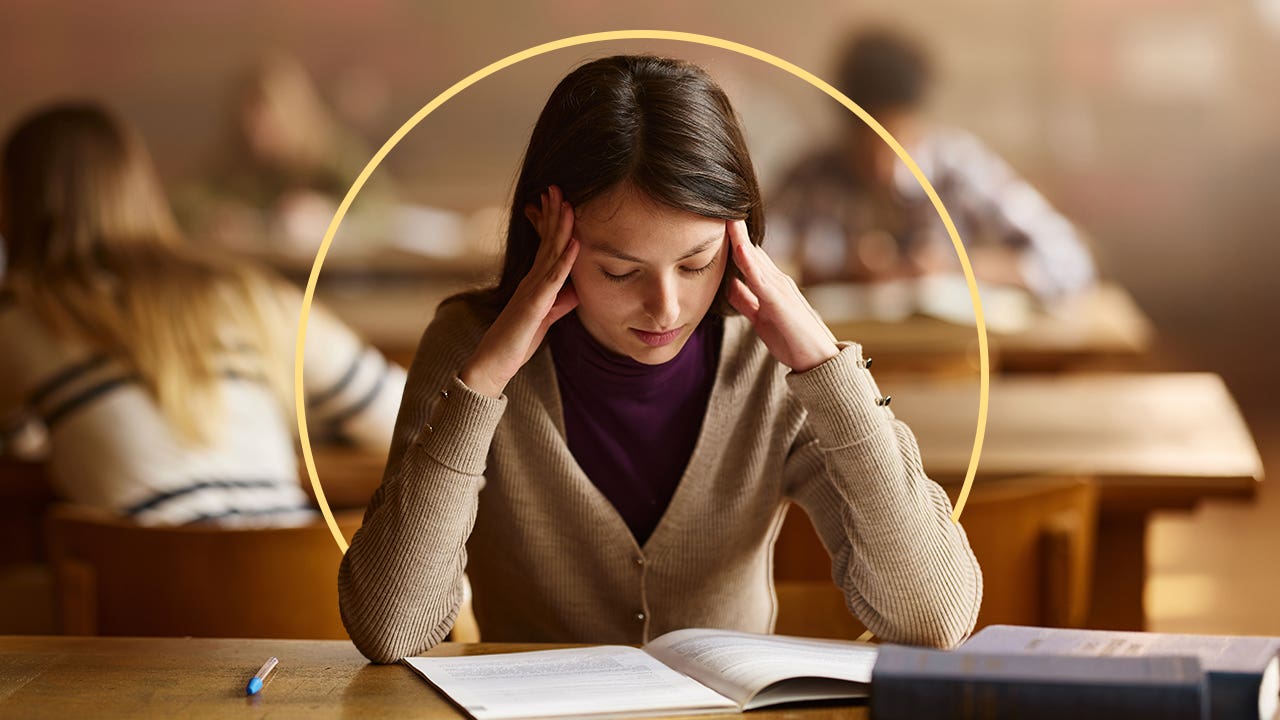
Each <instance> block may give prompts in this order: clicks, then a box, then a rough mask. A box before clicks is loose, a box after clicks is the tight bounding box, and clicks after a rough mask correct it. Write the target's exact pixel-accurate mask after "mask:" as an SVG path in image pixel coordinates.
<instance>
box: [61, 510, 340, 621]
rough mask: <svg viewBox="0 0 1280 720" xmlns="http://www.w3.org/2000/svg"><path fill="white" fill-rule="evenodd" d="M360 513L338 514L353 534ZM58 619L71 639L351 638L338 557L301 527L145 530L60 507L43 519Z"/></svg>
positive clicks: (320, 533)
mask: <svg viewBox="0 0 1280 720" xmlns="http://www.w3.org/2000/svg"><path fill="white" fill-rule="evenodd" d="M361 517H362V513H361V512H360V511H350V512H342V513H338V514H337V516H336V519H337V521H338V525H339V527H340V528H341V530H342V532H343V534H344V535H345V536H346V537H347V538H348V540H349V539H350V537H351V535H352V534H354V533H355V531H356V529H357V528H358V527H359V526H360V522H361ZM46 528H47V531H48V547H49V554H50V558H51V560H52V562H53V565H54V578H55V587H56V596H57V615H58V617H59V619H60V622H61V627H62V630H63V632H64V633H66V634H71V635H145V636H157V635H158V636H185V635H191V636H198V637H241V638H249V637H268V638H317V639H345V638H346V637H347V633H346V631H345V630H344V629H343V626H342V621H341V619H340V617H339V614H338V563H339V562H340V560H341V554H340V553H339V551H338V548H337V545H336V544H335V543H334V541H333V536H332V535H331V534H330V533H329V529H328V527H327V526H326V525H325V524H324V522H323V521H320V522H317V523H315V524H313V525H308V526H305V527H293V528H269V529H226V528H217V527H209V526H200V527H163V528H160V527H143V526H139V525H137V524H134V523H131V522H128V521H124V520H120V519H116V518H108V517H104V516H103V515H102V514H101V513H99V512H97V511H93V510H89V509H84V508H78V507H73V506H67V505H57V506H54V507H53V508H52V509H51V510H50V513H49V516H48V519H47V525H46Z"/></svg>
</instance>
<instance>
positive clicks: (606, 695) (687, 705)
mask: <svg viewBox="0 0 1280 720" xmlns="http://www.w3.org/2000/svg"><path fill="white" fill-rule="evenodd" d="M405 662H406V663H407V664H408V665H409V666H410V667H412V668H413V669H414V670H416V671H417V672H418V673H420V674H421V675H422V676H423V677H425V678H426V679H427V680H428V681H430V682H431V684H432V685H435V686H436V687H437V688H439V689H440V691H441V692H443V693H444V694H445V695H448V696H449V697H450V698H451V699H452V700H453V701H454V702H455V703H457V704H458V705H460V706H461V707H462V708H463V709H464V710H466V711H467V712H468V713H469V714H470V715H471V716H472V717H474V718H476V719H477V720H490V719H493V720H498V719H502V718H544V717H560V716H574V717H603V716H611V717H618V716H628V715H654V714H664V713H667V714H670V712H671V711H679V713H680V714H688V713H693V712H699V711H710V710H719V711H725V710H729V711H735V710H737V707H738V706H737V704H736V703H734V702H733V701H731V700H729V699H728V698H725V697H723V696H721V695H719V694H717V693H715V692H713V691H712V690H710V689H708V688H706V687H704V686H702V685H700V684H698V683H697V682H695V681H693V680H691V679H689V678H688V677H686V676H684V675H682V674H680V673H678V672H676V671H675V670H672V669H671V668H669V667H667V666H665V665H663V664H662V663H660V662H658V661H657V660H655V659H654V658H653V657H650V656H649V655H647V654H645V653H644V651H642V650H638V649H636V648H632V647H624V646H602V647H590V648H571V649H566V650H537V651H534V652H523V653H504V654H497V655H472V656H467V657H411V658H405Z"/></svg>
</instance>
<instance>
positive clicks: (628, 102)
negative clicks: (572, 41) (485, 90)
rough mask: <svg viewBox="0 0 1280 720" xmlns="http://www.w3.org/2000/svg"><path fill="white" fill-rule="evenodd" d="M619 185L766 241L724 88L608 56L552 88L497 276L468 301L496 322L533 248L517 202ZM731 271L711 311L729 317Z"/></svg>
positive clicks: (698, 74) (572, 199) (668, 68)
mask: <svg viewBox="0 0 1280 720" xmlns="http://www.w3.org/2000/svg"><path fill="white" fill-rule="evenodd" d="M624 182H625V183H630V184H631V185H632V186H633V187H634V188H635V189H637V190H639V191H640V192H641V193H643V194H644V195H645V196H647V197H648V198H650V199H652V200H654V201H657V202H659V203H662V204H663V205H667V206H670V207H672V208H676V209H680V210H687V211H689V212H692V213H696V214H698V215H702V216H704V217H712V218H721V219H724V220H746V223H747V230H748V232H749V233H750V236H751V240H752V242H754V243H756V244H759V243H760V242H761V241H762V240H763V238H764V213H763V208H762V207H761V201H760V187H759V184H758V183H757V182H756V175H755V170H754V168H753V167H752V165H751V157H750V154H749V153H748V151H747V144H746V141H745V140H744V139H743V136H742V128H741V127H740V126H739V124H738V119H737V116H736V115H735V114H734V111H733V106H732V105H731V104H730V103H729V98H728V97H727V96H725V94H724V91H723V90H721V89H720V87H719V86H718V85H716V83H715V81H713V80H712V79H711V77H710V76H709V75H708V74H707V73H706V71H705V70H703V69H702V68H700V67H698V66H696V65H693V64H690V63H687V62H683V61H680V60H673V59H670V58H662V57H655V56H652V55H616V56H613V57H607V58H602V59H600V60H595V61H592V62H589V63H586V64H585V65H582V66H580V67H578V68H577V69H575V70H574V71H573V72H571V73H569V75H568V76H566V77H565V78H564V79H563V80H561V81H560V83H559V84H558V85H557V86H556V88H555V90H554V91H552V93H551V97H550V98H549V99H548V100H547V104H546V106H545V107H543V109H542V113H541V115H539V116H538V122H537V124H536V125H535V126H534V128H533V134H532V136H531V137H530V138H529V147H528V149H527V150H526V151H525V155H524V161H523V163H522V166H521V168H520V176H519V179H518V180H517V181H516V187H515V192H514V193H513V195H512V200H511V216H510V219H509V222H508V225H507V248H506V257H505V260H504V262H503V266H502V275H501V277H500V278H499V280H498V284H497V285H496V286H494V287H492V288H489V289H487V290H482V291H479V292H477V293H470V294H468V295H467V297H468V298H469V299H471V300H473V301H477V302H478V304H479V305H481V306H482V308H483V309H485V310H487V311H488V312H490V313H491V314H493V315H495V316H496V314H497V313H498V312H501V310H502V308H503V307H505V306H506V304H507V302H508V301H509V300H510V299H511V296H512V295H513V294H514V293H515V289H516V286H517V285H519V284H520V281H521V280H522V279H524V277H525V276H526V275H527V274H528V273H529V270H530V269H531V268H532V267H533V261H534V257H535V256H536V254H537V251H538V244H539V242H540V239H539V237H538V233H537V230H535V229H534V227H533V224H532V223H531V222H529V220H528V219H527V218H526V217H525V214H524V208H525V205H526V204H529V203H533V204H535V205H536V204H537V203H538V197H539V195H540V194H541V193H542V192H543V191H544V190H546V189H547V187H548V186H550V185H557V186H559V187H560V188H561V190H563V192H564V196H565V199H566V200H568V201H569V203H570V204H572V205H573V206H574V207H575V208H576V207H580V206H582V205H583V204H585V203H587V202H589V201H591V200H592V199H593V198H596V197H599V196H601V195H603V194H605V193H607V192H608V191H610V190H612V189H613V188H615V187H618V186H619V185H621V184H622V183H624ZM735 274H736V270H735V269H734V268H733V265H732V264H730V266H729V269H727V270H726V272H725V279H724V282H723V283H722V284H721V287H720V292H719V294H718V295H717V297H716V302H715V304H714V305H713V306H712V311H713V312H716V313H719V314H722V315H724V314H733V312H734V311H733V309H732V308H731V307H730V306H729V303H728V302H727V300H726V297H725V292H726V287H727V284H728V282H729V280H730V279H731V278H732V277H733V276H734V275H735Z"/></svg>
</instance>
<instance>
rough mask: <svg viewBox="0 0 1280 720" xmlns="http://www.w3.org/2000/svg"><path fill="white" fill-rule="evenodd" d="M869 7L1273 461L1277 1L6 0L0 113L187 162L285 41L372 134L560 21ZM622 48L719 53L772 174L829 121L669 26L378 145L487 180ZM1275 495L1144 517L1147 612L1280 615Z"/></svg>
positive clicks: (779, 38) (429, 177)
mask: <svg viewBox="0 0 1280 720" xmlns="http://www.w3.org/2000/svg"><path fill="white" fill-rule="evenodd" d="M868 20H893V21H898V22H900V23H901V24H903V25H904V26H905V27H907V28H909V29H911V30H913V31H915V32H916V33H917V34H919V35H921V36H922V37H924V38H925V39H927V40H929V41H930V42H931V43H933V45H934V46H935V49H936V53H937V60H938V65H939V67H940V70H941V78H940V83H939V92H938V93H937V98H936V100H937V102H936V103H935V105H934V107H933V114H934V115H935V116H936V117H937V118H938V119H940V120H943V121H945V122H948V123H954V124H956V125H960V126H963V127H966V128H968V129H970V130H972V131H974V132H976V133H977V134H978V135H979V136H981V137H982V138H984V139H985V140H986V141H987V142H988V143H990V144H991V145H992V146H993V147H994V148H995V149H997V150H998V151H999V152H1000V153H1002V154H1003V155H1004V156H1005V157H1006V158H1007V159H1008V160H1009V161H1010V162H1011V163H1012V164H1013V165H1014V166H1015V167H1017V168H1018V169H1020V170H1021V171H1022V172H1023V173H1024V174H1025V175H1027V176H1028V177H1030V178H1031V179H1032V180H1033V181H1034V182H1035V183H1036V184H1037V185H1038V186H1039V187H1040V188H1041V189H1043V191H1044V192H1045V194H1046V195H1048V196H1049V197H1050V198H1051V200H1052V201H1053V202H1055V204H1057V205H1058V206H1059V207H1060V208H1062V209H1063V210H1064V211H1065V212H1066V213H1067V214H1068V215H1070V216H1071V217H1072V218H1073V219H1075V220H1076V221H1077V222H1078V223H1079V224H1080V225H1081V226H1082V227H1083V228H1084V229H1085V230H1086V231H1087V232H1088V233H1089V234H1090V236H1091V238H1092V240H1093V243H1094V246H1095V249H1096V252H1097V255H1098V257H1099V259H1100V263H1101V265H1102V268H1103V272H1104V274H1106V275H1108V276H1110V277H1111V278H1114V279H1116V280H1118V281H1119V282H1121V283H1122V284H1124V285H1126V286H1127V287H1128V288H1129V289H1130V290H1131V291H1132V292H1133V293H1134V294H1135V296H1136V297H1137V299H1138V301H1139V303H1140V304H1141V305H1142V306H1143V308H1144V309H1145V310H1146V311H1147V312H1148V313H1150V315H1151V316H1152V317H1153V319H1154V320H1155V322H1156V325H1157V328H1158V330H1159V333H1160V335H1159V337H1160V347H1161V348H1162V354H1161V359H1160V361H1159V366H1160V367H1163V368H1170V369H1172V368H1185V369H1207V370H1214V371H1217V372H1220V373H1222V374H1223V375H1224V377H1225V378H1226V379H1227V382H1228V384H1229V386H1230V387H1231V389H1232V391H1233V392H1234V394H1235V395H1236V397H1237V398H1238V400H1239V401H1240V404H1241V406H1242V409H1243V410H1244V412H1245V415H1246V418H1247V419H1248V421H1249V422H1250V425H1251V427H1252V428H1253V429H1254V432H1255V437H1256V438H1257V440H1258V442H1259V444H1260V446H1261V447H1262V451H1263V459H1264V463H1267V464H1269V465H1271V466H1273V467H1274V466H1277V461H1280V399H1277V396H1276V389H1277V382H1276V380H1275V379H1274V377H1273V374H1274V373H1275V368H1276V365H1277V362H1276V361H1277V360H1278V359H1280V353H1278V352H1277V342H1278V341H1277V339H1276V335H1275V330H1274V328H1275V326H1276V323H1275V321H1274V319H1275V317H1276V312H1275V307H1276V304H1277V302H1278V301H1280V289H1278V288H1280V284H1277V283H1276V282H1275V281H1274V279H1273V275H1274V274H1275V272H1276V270H1277V269H1278V268H1280V243H1278V242H1277V241H1280V229H1278V228H1280V210H1278V209H1277V208H1278V207H1280V190H1277V188H1280V92H1277V91H1278V90H1280V85H1278V84H1277V77H1280V2H1277V0H1250V1H1245V0H1241V1H1239V2H1220V1H1218V0H1131V1H1129V2H1124V3H1117V2H1109V1H1107V0H1057V1H1053V2H1050V1H1047V0H1035V1H1032V2H1027V1H1026V0H973V1H971V2H965V3H953V2H915V3H910V4H904V3H896V2H887V1H879V2H823V1H820V0H797V1H795V2H790V3H787V4H786V9H785V10H783V9H782V5H781V4H779V3H776V2H764V1H762V0H752V1H751V2H699V3H687V2H677V1H675V0H651V1H650V2H647V3H644V4H643V6H641V5H640V4H636V5H635V6H627V7H620V6H618V4H616V3H593V2H586V1H584V0H559V1H556V2H543V3H488V2H469V3H443V2H431V3H427V2H408V1H394V0H374V1H371V2H363V3H347V2H336V1H334V0H320V1H315V0H311V1H305V2H304V1H302V0H296V1H276V2H250V1H248V0H227V1H222V2H217V3H161V2H143V1H141V0H120V1H117V2H110V3H72V2H66V1H65V0H57V1H53V2H36V1H35V0H6V2H5V3H4V4H3V6H0V128H8V127H9V126H10V125H11V124H12V123H13V121H14V120H15V119H16V117H17V116H18V115H19V114H21V113H23V112H26V111H27V110H29V109H30V108H32V107H33V106H35V105H36V104H38V103H41V102H44V101H47V100H50V99H54V98H59V97H65V96H69V95H84V94H90V95H94V96H97V97H101V98H104V99H106V100H107V101H109V102H110V103H111V104H112V105H114V106H115V107H116V108H118V109H119V110H120V111H122V112H123V113H124V114H126V115H127V116H128V117H130V118H131V119H132V120H134V121H135V122H136V123H138V124H139V125H140V126H141V127H142V128H143V131H144V133H145V135H146V137H147V139H148V141H149V142H150V144H151V146H152V149H153V150H154V152H155V154H156V156H157V158H158V161H159V163H160V165H161V168H162V172H163V174H164V176H165V178H166V180H167V181H169V182H170V183H173V184H174V185H177V184H180V183H183V182H188V181H191V180H193V179H195V178H197V177H198V175H199V173H200V172H201V170H202V169H203V168H204V167H205V166H206V163H207V161H208V159H209V158H210V157H211V156H212V155H213V154H214V153H215V152H216V150H217V147H218V143H219V141H220V140H221V138H222V136H223V135H224V134H225V131H226V123H227V116H228V112H229V110H228V107H227V105H228V102H229V95H230V88H231V86H232V83H233V82H234V79H235V78H236V77H237V75H238V74H239V73H240V72H241V71H242V70H243V69H244V68H245V67H246V66H247V65H248V64H249V63H250V62H251V61H252V60H253V59H254V58H256V57H258V56H259V55H260V54H261V53H263V52H264V51H266V50H270V49H283V50H286V51H290V52H292V53H294V54H296V55H297V56H299V57H300V58H301V59H302V60H303V61H304V62H305V64H306V65H307V66H308V68H309V69H310V70H311V71H312V72H313V73H314V74H315V75H316V77H317V78H318V80H319V82H320V84H321V86H322V89H323V91H324V92H325V94H326V96H327V97H328V98H329V99H330V100H331V101H333V102H335V103H338V104H340V105H342V106H344V107H346V108H347V113H348V115H349V116H350V117H351V118H352V121H353V122H354V123H355V124H356V125H357V126H358V127H360V129H361V130H362V131H363V132H364V133H365V135H366V136H367V138H368V139H369V140H370V144H371V146H373V145H376V143H380V142H381V141H382V140H383V139H384V138H385V137H387V136H388V135H389V134H390V133H391V131H392V130H394V129H395V127H397V126H398V125H399V123H400V122H402V121H403V120H404V119H406V118H408V117H409V116H410V115H411V114H412V113H413V112H414V111H415V110H417V109H418V108H419V107H420V106H421V105H422V104H424V103H425V102H427V101H428V100H429V99H431V98H432V97H433V96H435V95H436V94H437V93H438V92H440V91H442V90H443V89H445V88H446V87H448V86H449V85H450V84H452V83H453V82H455V81H457V80H459V79H461V78H462V77H464V76H465V75H467V74H469V73H471V72H473V71H475V70H477V69H479V68H480V67H482V66H484V65H486V64H488V63H489V62H492V61H494V60H497V59H499V58H501V57H503V56H505V55H507V54H509V53H512V52H515V51H518V50H522V49H524V48H527V47H529V46H532V45H534V44H537V43H540V42H545V41H549V40H553V39H557V38H560V37H563V36H567V35H571V34H577V33H585V32H593V31H599V30H611V29H630V28H662V29H672V30H684V31H690V32H700V33H706V34H710V35H715V36H719V37H723V38H727V39H732V40H736V41H739V42H742V43H745V44H748V45H752V46H755V47H757V48H760V49H762V50H765V51H767V52H771V53H774V54H776V55H779V56H782V57H783V58H786V59H788V60H791V61H792V62H795V63H797V64H798V65H800V66H802V67H805V68H808V69H811V70H813V71H814V72H816V73H818V74H819V75H829V70H830V66H831V59H832V54H833V52H834V50H835V48H836V46H837V44H838V42H839V40H840V39H841V38H842V37H843V35H844V33H845V31H846V30H847V29H848V28H850V27H851V26H853V25H855V24H857V23H861V22H864V21H868ZM622 50H652V51H655V52H660V53H669V54H675V55H680V56H684V57H688V58H690V59H693V60H697V61H699V62H702V63H704V64H705V65H706V66H708V67H709V68H710V69H711V70H712V71H713V72H714V73H715V74H716V75H717V77H719V78H720V79H721V81H722V83H723V84H724V85H725V87H726V89H727V90H729V92H730V94H731V95H732V96H733V97H734V99H735V102H736V103H737V105H738V108H739V111H740V112H741V114H742V115H743V118H744V121H745V123H746V125H747V128H748V134H749V140H750V141H751V143H752V146H753V152H754V153H755V159H756V162H757V166H758V168H759V171H760V175H761V179H762V181H763V182H764V184H765V186H766V188H768V187H771V186H772V184H773V183H774V182H776V178H777V177H778V174H779V172H780V171H781V169H782V167H783V166H784V165H785V163H786V161H787V158H788V157H790V156H791V154H793V153H795V152H798V151H800V150H801V149H803V148H805V147H807V146H809V145H810V144H811V143H813V142H817V141H819V140H820V139H821V138H823V137H825V136H826V135H827V134H828V133H829V132H830V130H831V129H832V128H833V127H834V125H835V123H836V122H837V121H838V120H839V117H838V113H837V110H838V107H837V106H835V104H834V103H833V102H832V101H830V100H829V99H827V98H826V97H825V96H823V95H822V94H821V93H819V92H818V91H816V90H814V89H812V88H810V87H808V86H806V85H804V84H803V83H801V82H800V81H798V80H795V79H793V78H791V77H790V76H788V75H786V74H784V73H782V72H780V71H778V70H775V69H773V68H771V67H768V66H765V65H763V64H761V63H758V62H757V61H754V60H751V59H749V58H745V57H740V56H735V55H732V54H730V53H725V52H722V51H717V50H713V49H709V48H700V47H694V46H689V45H683V44H678V43H647V44H634V43H632V44H611V45H607V46H603V45H598V46H591V47H580V48H574V49H570V50H567V51H560V52H557V53H554V54H552V55H549V56H543V57H542V58H539V59H537V60H534V61H530V62H528V63H525V64H523V65H521V66H518V67H517V68H513V69H511V70H509V71H507V72H505V73H502V74H500V75H498V76H495V77H493V78H491V79H489V80H486V81H484V82H483V83H481V84H479V85H477V86H475V87H473V88H471V89H470V90H468V91H466V92H465V93H463V94H462V95H461V96H459V97H458V98H457V99H456V100H455V101H453V102H451V103H450V104H449V105H447V106H446V107H445V108H444V109H442V110H441V111H440V112H438V113H436V114H435V115H433V116H432V117H430V118H428V120H427V121H426V122H424V123H423V124H422V125H421V126H419V128H418V129H417V130H416V131H415V132H414V133H413V134H412V135H411V136H410V137H409V138H408V139H407V140H406V141H405V142H404V143H403V144H402V146H401V147H400V148H399V149H397V151H396V152H395V153H394V154H393V155H392V157H391V158H390V160H389V162H388V170H389V171H394V172H395V173H397V175H398V176H399V177H400V179H401V181H402V182H403V183H404V184H405V186H406V187H408V188H409V190H410V192H411V194H412V195H413V196H414V199H416V200H418V201H421V202H426V203H431V204H437V205H442V206H446V207H452V208H456V209H460V210H473V209H476V208H479V207H482V206H486V205H498V204H501V203H502V202H503V201H504V196H505V194H506V191H507V188H508V186H509V184H510V182H511V176H512V173H513V172H514V170H515V168H516V163H517V161H518V158H519V154H520V152H521V149H522V146H523V143H524V142H525V140H526V139H527V134H528V131H529V129H530V127H531V125H532V122H533V119H534V117H535V115H536V112H537V110H538V108H539V107H540V105H541V103H542V101H543V100H544V99H545V97H546V95H547V93H548V92H549V91H550V89H551V86H552V84H553V83H554V82H555V80H556V79H558V78H559V77H560V76H561V75H563V74H564V72H565V71H566V70H567V69H568V68H569V67H571V66H572V65H573V64H575V63H576V62H577V61H579V60H581V59H582V58H585V57H588V56H595V55H599V54H602V53H606V52H617V51H622ZM1134 421H1135V422H1141V421H1142V419H1141V418H1135V419H1134ZM1268 461H1270V462H1268ZM1277 494H1278V493H1277V491H1275V490H1272V489H1270V488H1264V490H1263V492H1262V494H1261V496H1260V498H1259V501H1258V503H1257V504H1255V505H1253V506H1251V507H1231V506H1227V507H1213V506H1211V507H1206V508H1203V509H1202V510H1200V511H1199V512H1197V513H1196V514H1195V515H1193V516H1191V517H1189V518H1188V517H1183V516H1177V517H1169V518H1165V519H1162V520H1161V521H1160V522H1157V523H1156V525H1155V527H1154V529H1153V536H1152V540H1153V543H1154V544H1153V552H1154V556H1153V563H1154V570H1155V573H1154V578H1153V581H1152V585H1151V587H1150V588H1149V600H1150V601H1151V604H1150V610H1151V615H1152V619H1153V625H1154V629H1176V630H1192V629H1195V630H1204V631H1211V630H1223V631H1236V632H1259V633H1271V634H1280V618H1277V616H1276V615H1275V614H1274V613H1273V612H1265V611H1264V609H1265V608H1267V607H1269V606H1273V605H1274V600H1275V598H1276V597H1277V591H1280V587H1277V585H1276V581H1275V580H1271V579H1269V578H1268V577H1267V576H1268V570H1267V568H1268V566H1270V567H1272V568H1273V567H1274V553H1275V551H1277V550H1280V529H1277V528H1280V522H1277V520H1278V519H1280V497H1277ZM1255 605H1256V606H1258V607H1257V608H1254V609H1251V608H1253V606H1255Z"/></svg>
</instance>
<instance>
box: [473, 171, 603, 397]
mask: <svg viewBox="0 0 1280 720" xmlns="http://www.w3.org/2000/svg"><path fill="white" fill-rule="evenodd" d="M525 217H527V218H529V221H530V222H532V223H533V226H534V227H535V228H537V230H538V237H540V238H542V242H541V243H539V245H538V254H537V257H535V258H534V260H533V268H531V269H530V270H529V274H528V275H526V276H525V278H524V279H523V280H521V281H520V285H519V286H517V287H516V292H515V294H514V295H512V297H511V301H510V302H508V303H507V306H506V307H505V308H504V309H503V310H502V313H501V314H499V315H498V319H497V320H494V321H493V325H490V326H489V330H488V331H487V332H486V333H485V334H484V338H483V339H482V340H481V341H480V345H479V346H478V347H477V348H476V351H475V353H474V354H473V355H472V356H471V359H470V360H468V361H467V363H466V364H465V365H463V366H462V372H460V373H459V375H458V376H459V378H461V380H462V382H464V383H466V385H467V387H469V388H471V389H472V390H475V391H476V392H479V393H483V394H485V395H488V396H490V397H500V396H501V395H502V391H503V389H504V388H506V386H507V383H508V382H510V381H511V378H512V377H514V376H515V374H516V372H518V371H519V370H520V368H522V367H524V364H525V363H526V362H528V361H529V358H531V357H533V353H534V351H535V350H537V349H538V346H539V345H540V344H542V338H543V337H544V336H545V335H546V334H547V328H549V327H551V325H552V323H554V322H555V321H557V320H559V319H560V318H562V317H564V316H565V315H566V314H568V313H569V311H570V310H573V309H574V308H575V307H577V306H578V294H577V293H576V292H574V290H573V284H572V283H566V282H565V280H566V279H567V278H568V277H569V270H570V269H571V268H572V267H573V261H574V260H575V259H577V257H578V240H577V238H574V237H573V208H572V207H571V206H570V205H569V203H568V202H566V201H565V199H564V195H563V193H561V192H560V188H558V187H556V186H555V185H552V186H551V187H550V188H548V190H547V191H546V192H544V193H542V203H541V207H534V206H533V205H532V204H530V205H527V206H526V207H525Z"/></svg>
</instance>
